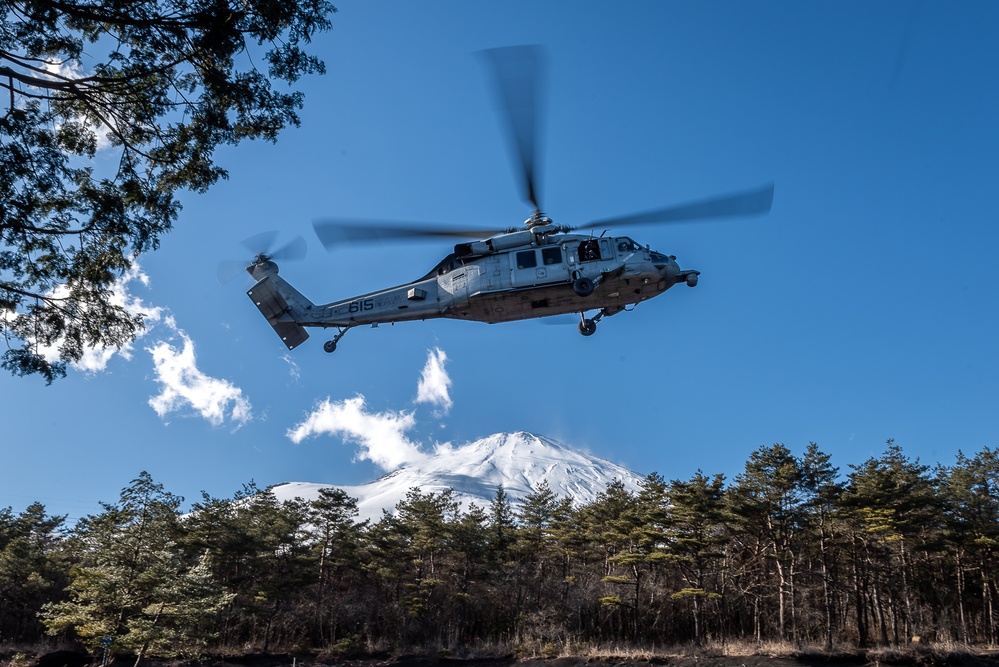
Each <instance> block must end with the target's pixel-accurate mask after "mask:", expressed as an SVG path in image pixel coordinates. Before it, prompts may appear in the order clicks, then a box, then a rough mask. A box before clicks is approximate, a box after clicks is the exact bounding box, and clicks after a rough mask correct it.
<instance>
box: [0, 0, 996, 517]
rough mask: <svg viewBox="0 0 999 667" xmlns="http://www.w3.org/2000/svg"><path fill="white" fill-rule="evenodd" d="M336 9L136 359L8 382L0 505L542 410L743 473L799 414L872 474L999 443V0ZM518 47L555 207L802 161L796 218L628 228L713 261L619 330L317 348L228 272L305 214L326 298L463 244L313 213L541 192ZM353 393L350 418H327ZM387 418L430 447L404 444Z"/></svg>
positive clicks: (780, 203)
mask: <svg viewBox="0 0 999 667" xmlns="http://www.w3.org/2000/svg"><path fill="white" fill-rule="evenodd" d="M337 6H338V8H339V10H340V11H339V13H338V14H336V15H335V16H334V19H333V22H334V26H335V27H334V30H333V31H332V32H331V33H329V34H327V35H324V36H322V37H321V38H320V39H319V40H317V41H316V43H315V47H316V50H317V51H318V53H319V54H320V55H321V56H322V57H323V58H324V59H325V61H326V64H327V68H328V73H327V75H326V76H323V77H314V78H311V79H309V80H307V81H305V82H304V84H303V85H302V90H304V92H305V93H306V106H305V109H304V110H303V112H302V126H301V128H298V129H292V130H289V131H287V132H285V133H284V134H283V135H282V136H281V137H280V139H279V140H278V142H277V144H275V145H271V144H264V143H258V144H247V145H243V146H240V147H238V148H235V149H232V150H226V151H221V152H220V153H219V155H218V158H219V162H220V163H222V164H223V165H224V166H225V167H227V168H228V169H229V172H230V179H229V180H228V181H227V182H224V183H221V184H219V185H218V186H216V187H215V188H214V189H213V190H212V191H211V192H210V193H208V194H207V195H189V196H186V197H185V198H184V211H183V213H182V215H181V218H180V220H179V222H178V223H177V225H176V228H175V230H174V231H173V232H172V233H171V234H170V235H168V236H167V237H166V238H164V239H163V242H162V246H161V248H160V250H159V251H157V252H156V253H154V254H151V255H148V256H146V257H145V258H143V259H142V260H141V270H142V275H141V276H137V277H136V278H135V279H134V280H132V281H131V282H130V283H129V284H128V285H127V286H126V288H127V293H128V295H129V297H130V298H132V299H141V302H142V305H143V308H144V310H145V311H146V312H148V313H150V315H151V319H150V324H151V326H150V329H149V331H148V333H147V334H146V335H145V336H144V337H143V338H141V339H140V340H138V341H137V342H136V343H135V345H134V346H133V349H132V350H131V352H130V354H129V355H127V357H126V356H125V355H121V354H115V355H113V356H112V357H111V358H110V359H109V360H107V362H106V364H104V365H103V367H102V368H100V369H99V370H85V369H78V370H74V371H71V373H70V376H69V377H68V378H67V379H65V380H61V381H58V382H56V383H55V384H53V385H52V386H49V387H46V386H44V384H43V383H42V382H41V381H40V380H38V379H37V378H32V379H15V378H11V377H0V387H2V392H3V397H4V400H3V402H2V408H0V414H2V416H3V420H4V425H5V426H4V429H5V435H4V437H3V439H2V445H0V451H2V454H3V463H2V464H0V507H2V506H7V505H10V506H13V507H14V508H15V509H16V510H17V509H21V508H23V507H24V506H26V505H27V504H28V503H30V502H32V501H35V500H37V501H41V502H43V503H45V504H46V506H47V507H48V508H49V509H50V511H52V512H57V513H65V514H68V515H69V516H70V517H71V518H76V517H80V516H83V515H85V514H87V513H90V512H94V511H97V510H98V509H99V507H98V502H99V501H101V500H104V501H113V500H115V499H116V498H117V494H118V491H119V490H120V489H121V488H122V487H123V486H125V485H126V484H127V483H128V482H129V480H131V479H132V478H134V477H135V476H137V475H138V473H139V472H140V471H143V470H147V471H149V472H150V473H151V474H152V475H153V477H154V478H155V479H157V480H158V481H161V482H163V483H164V484H165V485H166V486H167V488H168V489H169V490H170V491H172V492H174V493H177V494H180V495H183V496H185V497H186V498H187V499H188V501H192V500H197V499H198V497H199V494H200V492H201V491H202V490H204V491H207V492H208V493H210V494H212V495H214V496H220V497H225V496H229V495H231V494H232V493H233V492H234V491H236V490H238V489H239V488H240V487H241V485H242V484H243V483H245V482H249V481H250V480H255V481H256V482H257V484H259V485H261V486H267V485H270V484H274V483H279V482H283V481H310V482H326V483H343V484H353V483H360V482H364V481H368V480H371V479H374V478H375V477H377V476H378V475H379V474H381V473H382V472H383V471H384V470H385V469H386V468H390V467H392V466H393V465H397V464H398V462H399V461H400V460H404V459H405V456H404V454H405V452H406V451H424V452H426V451H430V450H431V449H432V448H433V446H434V444H435V443H438V442H450V443H452V444H456V445H457V444H463V443H465V442H468V441H470V440H473V439H476V438H479V437H483V436H486V435H489V434H491V433H494V432H498V431H514V430H521V429H523V430H529V431H534V432H537V433H540V434H543V435H547V436H550V437H553V438H556V439H559V440H561V441H563V442H565V443H566V444H570V445H572V446H575V447H578V448H580V449H582V450H585V451H588V452H589V453H592V454H595V455H597V456H601V457H604V458H607V459H610V460H612V461H614V462H615V463H619V464H622V465H625V466H627V467H629V468H631V469H633V470H635V471H637V472H639V473H642V474H646V473H649V472H652V471H657V472H659V473H661V474H662V475H664V476H665V477H667V478H680V479H686V478H688V477H689V476H690V475H691V474H693V473H694V471H695V470H697V469H698V468H700V469H702V470H704V471H705V472H707V473H716V472H720V473H725V474H726V476H728V477H729V479H731V478H732V477H734V475H735V474H737V473H738V472H739V471H740V470H741V469H742V467H743V464H744V462H745V460H746V458H747V457H748V455H749V454H750V452H752V451H753V450H755V449H757V448H758V447H760V446H763V445H769V444H772V443H775V442H781V443H784V444H785V445H787V446H788V447H790V448H791V449H792V451H794V452H796V453H800V452H801V451H802V450H803V448H804V447H805V446H806V445H807V444H808V442H810V441H814V442H816V443H818V444H819V446H820V448H822V449H823V450H824V451H826V452H827V453H829V454H831V455H832V457H833V463H834V464H835V465H838V466H840V467H841V468H842V469H843V471H844V472H846V471H847V469H848V465H849V464H859V463H861V462H863V461H864V460H865V459H867V458H868V457H871V456H877V455H879V454H880V453H881V452H882V451H883V450H884V443H885V440H886V439H888V438H894V439H895V440H896V442H897V443H898V444H900V445H901V446H902V447H903V449H904V451H905V452H906V453H908V454H909V455H910V456H912V457H914V458H915V457H918V458H920V459H921V460H922V461H923V462H925V463H938V462H939V463H942V464H949V463H951V462H953V457H954V454H955V453H956V452H957V451H958V450H959V449H960V450H963V451H965V452H966V453H971V452H975V451H978V450H980V449H981V448H982V447H985V446H997V445H999V410H997V409H996V405H997V404H999V379H997V378H999V355H997V354H996V353H995V338H996V330H997V319H999V308H997V305H999V303H997V296H996V289H997V287H999V280H997V278H996V275H995V272H996V262H995V257H994V256H995V254H996V252H997V250H999V227H997V222H999V220H997V218H999V216H997V212H999V187H997V183H999V125H997V119H999V87H997V86H996V83H995V76H996V74H995V73H996V72H997V71H999V42H997V41H996V40H995V38H994V35H995V29H996V26H997V25H999V5H997V4H995V3H992V2H962V3H957V4H954V3H943V2H882V3H866V2H839V1H837V2H809V3H800V2H761V3H746V2H713V3H702V2H643V1H633V2H628V3H622V4H619V5H615V6H610V5H607V4H606V3H598V2H590V1H574V2H571V3H570V2H546V1H541V2H537V1H532V2H503V3H498V2H496V3H494V2H478V3H465V2H457V1H447V2H431V3H419V4H417V3H407V2H402V1H392V2H361V1H360V0H344V1H343V2H339V3H337ZM511 44H543V45H544V46H545V47H546V49H547V52H548V56H549V58H548V64H549V84H550V85H549V89H548V91H547V108H546V114H545V118H544V125H543V130H544V132H543V135H542V136H543V144H542V145H543V158H542V163H541V189H542V193H543V202H544V206H545V209H546V212H547V213H548V214H549V215H550V216H551V217H552V218H554V219H555V221H556V222H558V223H563V224H574V223H582V222H586V221H589V220H593V219H599V218H603V217H609V216H613V215H617V214H623V213H630V212H633V211H639V210H643V209H648V208H653V207H657V206H662V205H667V204H672V203H682V202H685V201H689V200H696V199H700V198H703V197H707V196H711V195H714V194H722V193H726V192H730V191H736V190H743V189H749V188H753V187H756V186H759V185H763V184H766V183H768V182H771V181H772V182H774V183H775V188H776V191H775V198H774V205H773V209H772V211H771V213H770V214H769V215H768V216H766V217H764V218H753V219H745V220H730V221H718V222H711V223H704V224H680V225H672V226H664V227H642V228H638V229H634V230H631V229H615V230H613V232H614V233H617V234H628V235H631V236H632V237H633V238H635V239H636V240H638V241H639V242H641V243H643V244H649V245H651V246H652V248H654V249H656V250H659V251H660V252H664V253H667V254H675V255H676V256H677V258H678V262H679V264H680V266H681V268H694V269H698V270H700V271H701V272H702V273H701V280H700V284H699V285H698V286H697V287H696V288H695V289H688V288H686V287H683V286H678V287H677V288H674V289H672V290H670V291H668V292H667V293H666V294H664V295H662V296H660V297H659V298H657V299H654V300H652V301H649V302H646V303H644V304H642V305H640V306H639V307H637V308H636V309H635V310H634V312H630V313H623V314H620V315H618V316H615V317H613V318H609V319H605V320H604V321H603V322H602V323H601V325H600V328H599V331H598V332H597V334H596V335H595V336H592V337H590V338H583V337H582V336H580V335H579V334H578V333H577V332H576V329H575V326H573V325H571V324H570V325H568V326H545V325H542V324H540V323H538V322H521V323H512V324H501V325H485V324H479V323H466V322H452V321H444V320H437V321H429V322H422V323H419V322H418V323H407V324H400V325H397V326H394V327H391V326H382V327H379V328H378V329H374V330H371V329H355V330H352V331H350V332H349V333H348V334H347V335H346V336H345V337H344V339H343V341H342V342H341V343H340V346H339V349H338V350H337V352H336V353H335V354H333V355H327V354H325V353H324V352H323V351H322V340H323V338H322V336H321V334H319V333H317V334H315V335H314V336H313V338H312V339H311V340H310V341H308V342H307V343H306V344H304V345H303V346H301V347H300V348H298V349H297V350H295V351H294V352H291V353H288V352H286V351H285V350H284V348H283V346H282V345H281V343H280V341H279V340H278V338H277V337H276V336H275V335H274V333H273V332H272V331H271V329H270V328H269V327H268V326H267V324H266V323H265V322H264V320H263V319H262V318H261V317H260V315H259V313H257V311H256V309H255V308H254V307H253V305H252V304H251V303H250V301H249V300H248V299H247V298H246V296H245V295H244V294H243V292H244V291H245V289H246V287H248V285H245V284H242V283H240V282H239V281H236V282H235V283H232V284H229V285H226V286H222V287H220V286H219V285H218V283H217V281H216V279H215V270H216V266H217V264H218V262H219V261H220V260H226V259H243V258H246V259H249V258H248V257H246V254H247V253H246V251H245V250H244V249H243V248H242V247H241V246H240V245H239V242H240V241H241V240H243V239H245V238H247V237H249V236H251V235H253V234H256V233H259V232H262V231H266V230H272V229H278V230H281V232H282V234H283V236H282V238H285V239H290V238H292V237H293V236H294V235H296V234H302V235H303V236H305V237H306V238H307V240H308V241H309V254H308V256H307V257H306V259H305V260H304V261H302V262H298V263H295V264H287V265H283V266H282V275H283V276H284V277H285V278H286V279H288V280H289V281H290V282H291V283H292V284H294V285H295V286H296V287H297V288H298V289H300V290H301V291H302V292H303V293H305V294H306V295H307V296H308V297H310V298H311V299H312V300H314V301H317V302H319V301H328V300H332V299H334V298H342V297H348V296H351V295H354V294H359V293H363V292H366V291H370V290H372V289H376V288H379V287H385V286H389V285H394V284H398V283H402V282H406V281H408V280H411V279H414V278H416V277H418V276H420V275H422V274H424V273H425V272H426V271H427V270H429V269H430V268H431V267H432V266H433V265H434V264H435V263H436V262H437V261H438V260H439V259H440V258H441V257H443V256H444V255H446V254H447V253H448V252H449V251H450V244H449V243H447V242H433V241H430V242H420V243H410V244H402V243H399V244H386V245H382V246H373V247H367V248H355V249H350V250H338V251H336V252H333V253H327V252H326V251H325V250H323V249H322V247H321V246H320V245H319V243H318V242H317V241H316V239H315V236H314V235H313V232H312V230H311V223H312V221H313V220H315V219H318V218H323V217H330V216H334V217H354V216H356V217H358V218H374V219H387V220H396V219H401V220H415V221H433V222H440V223H442V224H456V225H459V224H460V225H481V226H483V227H496V226H500V227H502V226H507V225H517V224H520V222H521V221H523V220H524V219H525V218H526V217H527V216H528V215H529V214H530V210H529V208H528V206H527V205H525V204H524V203H523V202H522V201H521V200H520V195H519V192H518V186H517V183H516V182H515V180H514V172H513V170H512V168H511V160H510V156H509V152H508V150H507V146H506V145H505V143H504V140H503V134H502V131H501V129H500V126H499V124H498V116H497V113H496V110H495V109H494V108H493V106H492V103H491V95H490V91H489V90H488V89H487V86H486V83H485V80H484V76H483V70H482V67H481V63H480V62H479V60H478V59H477V58H476V57H475V56H474V53H475V52H476V51H479V50H481V49H485V48H489V47H495V46H505V45H511ZM438 351H439V352H438ZM185 354H186V356H185ZM191 355H193V357H192V356H191ZM434 373H436V375H434ZM434 378H435V379H434ZM421 382H422V387H423V392H422V393H419V392H418V385H420V384H421ZM359 397H363V402H361V401H359V400H358V398H359ZM421 397H422V400H418V399H420V398H421ZM324 406H325V407H324ZM351 411H353V412H351ZM337 416H338V418H340V419H341V420H348V421H349V424H350V427H349V428H348V427H347V426H345V424H347V423H348V421H342V422H341V423H340V425H339V426H337V425H336V424H331V423H330V422H328V421H326V422H323V421H322V419H320V417H322V418H325V419H327V420H328V419H331V418H334V417H337ZM310 420H311V421H310ZM351 420H352V421H351ZM305 424H313V426H315V428H314V429H313V430H312V431H309V432H303V431H301V429H302V428H304V427H303V425H305ZM323 424H325V425H323ZM386 424H388V425H389V426H388V427H386ZM379 428H387V430H386V431H384V433H383V435H384V438H383V441H391V442H394V443H396V444H397V445H398V447H396V448H394V449H390V450H386V449H384V448H383V449H380V450H379V449H377V445H376V446H375V449H373V448H372V447H371V442H372V440H371V439H370V435H371V433H373V432H375V431H374V430H373V429H379ZM365 429H367V430H365ZM296 434H297V435H298V436H301V437H296V438H294V439H293V438H292V437H291V436H293V435H296ZM365 438H368V439H367V440H366V439H365ZM386 439H387V440H386ZM393 447H395V445H393ZM407 447H409V448H412V449H411V450H407V449H406V448H407ZM400 452H402V454H403V455H402V459H400V458H399V456H400Z"/></svg>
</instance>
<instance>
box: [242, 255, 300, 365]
mask: <svg viewBox="0 0 999 667" xmlns="http://www.w3.org/2000/svg"><path fill="white" fill-rule="evenodd" d="M246 294H247V296H249V297H250V300H251V301H253V304H254V305H255V306H256V307H257V309H258V310H260V313H261V314H262V315H263V316H264V317H265V318H266V319H267V322H268V323H269V324H270V325H271V326H272V327H273V328H274V331H275V332H276V333H277V335H278V336H280V337H281V340H282V341H283V342H284V344H285V346H286V347H287V348H288V349H289V350H294V349H295V348H296V347H298V346H299V345H301V344H302V343H304V342H305V341H306V340H308V338H309V332H308V331H306V330H305V327H303V326H302V325H301V324H299V323H298V322H299V319H301V318H302V316H303V315H304V313H305V312H307V311H308V310H311V308H312V305H313V304H312V302H311V301H309V300H308V299H306V298H305V297H304V296H302V295H301V293H299V291H298V290H296V289H295V288H294V287H292V286H291V285H289V284H288V283H287V282H285V280H284V278H281V277H279V276H278V275H277V272H273V273H268V274H267V275H265V276H264V277H263V278H261V279H260V280H259V281H258V282H257V284H256V285H254V286H253V287H251V288H250V290H249V291H248V292H247V293H246Z"/></svg>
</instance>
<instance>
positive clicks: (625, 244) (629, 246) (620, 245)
mask: <svg viewBox="0 0 999 667" xmlns="http://www.w3.org/2000/svg"><path fill="white" fill-rule="evenodd" d="M641 249H642V247H641V246H640V245H638V244H637V243H635V242H634V241H632V240H631V239H629V238H628V237H627V236H622V237H621V238H619V239H618V240H617V251H618V252H636V251H638V250H641Z"/></svg>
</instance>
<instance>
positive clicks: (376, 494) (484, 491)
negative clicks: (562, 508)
mask: <svg viewBox="0 0 999 667" xmlns="http://www.w3.org/2000/svg"><path fill="white" fill-rule="evenodd" d="M615 479H619V480H621V481H622V482H623V483H624V485H625V488H627V489H629V490H631V491H637V490H638V488H639V486H638V485H639V482H640V481H641V479H642V478H641V476H640V475H638V474H636V473H634V472H632V471H630V470H628V469H627V468H624V467H622V466H618V465H615V464H613V463H611V462H610V461H605V460H604V459H600V458H597V457H594V456H590V455H588V454H583V453H581V452H578V451H576V450H574V449H572V448H570V447H567V446H566V445H564V444H562V443H560V442H558V441H556V440H553V439H551V438H548V437H545V436H543V435H537V434H535V433H530V432H528V431H516V432H513V433H494V434H493V435H490V436H487V437H485V438H481V439H479V440H476V441H474V442H471V443H468V444H466V445H462V446H459V447H452V446H449V445H444V446H441V447H438V448H437V450H436V452H435V453H434V454H433V455H432V456H428V457H427V458H426V459H423V460H421V461H418V462H415V463H412V464H409V465H406V466H403V467H402V468H399V469H398V470H394V471H392V472H391V473H389V474H387V475H384V476H382V477H380V478H379V479H377V480H375V481H373V482H370V483H368V484H361V485H356V486H339V487H338V488H341V489H343V490H344V491H345V492H346V493H347V494H348V495H350V496H351V497H353V498H357V500H358V509H359V510H360V514H361V516H360V518H361V519H372V520H377V519H378V518H380V517H381V514H382V510H383V509H384V510H387V511H389V512H392V511H394V509H395V506H396V504H397V503H398V502H399V501H401V500H403V499H404V498H405V497H406V493H407V492H409V490H410V489H412V488H414V487H419V488H420V490H421V491H423V492H424V493H430V492H434V493H440V492H441V491H444V490H446V489H449V488H450V489H453V490H454V493H455V498H456V500H458V501H459V502H460V503H461V505H462V507H463V508H465V509H467V507H468V505H469V504H470V503H475V504H476V505H478V506H480V507H485V506H487V505H488V504H489V503H490V502H491V501H492V500H493V498H495V496H496V489H497V488H498V487H499V486H501V485H502V487H503V489H504V491H505V492H506V494H507V496H508V497H509V499H510V502H511V503H512V504H513V505H514V506H516V505H519V504H520V503H521V502H522V501H523V499H524V498H525V497H526V496H528V495H529V494H531V493H532V492H534V491H536V490H537V489H538V488H539V487H540V485H541V484H542V482H547V483H548V486H549V488H550V489H551V490H552V491H553V492H554V493H555V494H557V495H558V496H559V497H562V498H564V497H569V498H571V499H572V500H573V501H574V502H576V503H580V504H583V503H588V502H591V501H593V500H595V499H596V497H597V494H599V493H600V492H602V491H604V490H605V489H606V488H607V485H608V484H610V483H611V482H613V481H614V480H615ZM336 486H337V485H334V484H318V483H307V482H290V483H287V484H281V485H278V486H275V487H273V489H272V491H273V492H274V494H275V495H276V496H277V497H278V498H279V499H281V500H286V499H291V498H294V497H300V498H303V499H305V500H311V499H312V498H315V497H318V494H319V489H320V488H323V487H336Z"/></svg>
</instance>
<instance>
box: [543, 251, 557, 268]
mask: <svg viewBox="0 0 999 667" xmlns="http://www.w3.org/2000/svg"><path fill="white" fill-rule="evenodd" d="M541 261H542V262H544V263H545V266H549V265H550V264H561V263H562V249H561V248H542V249H541Z"/></svg>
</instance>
